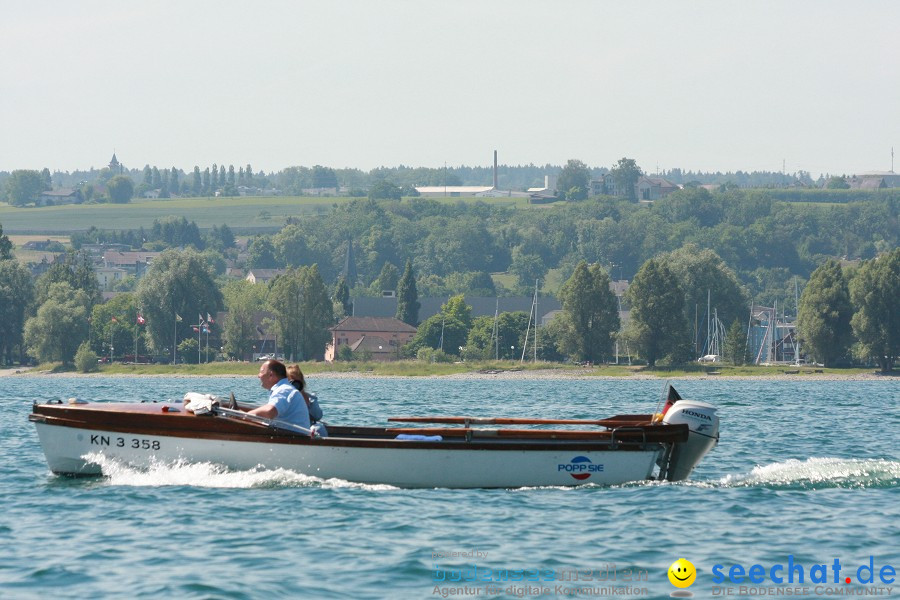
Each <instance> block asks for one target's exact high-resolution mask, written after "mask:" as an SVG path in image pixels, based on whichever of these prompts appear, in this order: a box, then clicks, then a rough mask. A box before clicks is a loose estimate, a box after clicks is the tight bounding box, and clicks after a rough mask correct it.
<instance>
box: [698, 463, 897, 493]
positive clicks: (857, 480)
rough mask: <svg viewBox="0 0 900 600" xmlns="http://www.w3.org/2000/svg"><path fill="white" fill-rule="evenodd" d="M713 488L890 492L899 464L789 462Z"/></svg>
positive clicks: (723, 481)
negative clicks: (886, 489)
mask: <svg viewBox="0 0 900 600" xmlns="http://www.w3.org/2000/svg"><path fill="white" fill-rule="evenodd" d="M707 483H710V482H707ZM713 485H714V487H728V488H733V487H759V486H765V487H788V488H796V489H819V488H890V487H896V486H898V485H900V462H897V461H891V460H884V459H858V458H852V459H841V458H807V459H806V460H796V459H792V460H787V461H784V462H777V463H772V464H769V465H763V466H757V467H754V469H753V470H752V471H750V473H748V474H745V475H727V476H725V477H723V478H722V479H720V480H719V481H718V482H713Z"/></svg>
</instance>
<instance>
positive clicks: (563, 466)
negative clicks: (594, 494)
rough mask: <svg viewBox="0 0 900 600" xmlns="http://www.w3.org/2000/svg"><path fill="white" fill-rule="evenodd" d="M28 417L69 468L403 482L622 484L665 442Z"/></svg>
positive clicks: (163, 417)
mask: <svg viewBox="0 0 900 600" xmlns="http://www.w3.org/2000/svg"><path fill="white" fill-rule="evenodd" d="M30 420H31V421H33V422H34V423H35V426H36V428H37V433H38V437H39V439H40V442H41V446H42V448H43V450H44V454H45V455H46V457H47V462H48V465H49V466H50V470H51V471H53V472H54V473H58V474H66V475H99V474H102V469H101V466H100V464H99V462H102V461H98V459H96V458H94V459H93V460H91V457H96V456H103V457H105V458H106V459H110V460H113V461H116V462H119V463H122V464H125V465H128V466H132V467H138V468H146V467H149V466H152V465H154V464H159V463H162V464H169V463H178V462H182V463H183V462H188V463H197V462H209V463H213V464H217V465H222V466H224V467H226V468H229V469H234V470H246V469H254V468H262V469H289V470H291V471H294V472H297V473H301V474H304V475H309V476H315V477H319V478H322V479H331V478H337V479H342V480H346V481H352V482H359V483H369V484H387V485H393V486H398V487H448V488H477V487H485V488H490V487H501V488H509V487H531V486H573V485H581V484H599V485H614V484H620V483H625V482H630V481H639V480H645V479H648V478H651V476H652V474H653V470H654V466H655V464H656V462H657V459H658V458H659V456H660V455H661V453H662V452H663V451H664V449H665V447H666V446H665V444H664V443H660V442H659V441H651V440H648V439H647V434H646V433H635V432H632V434H631V438H630V440H629V439H628V436H626V435H624V434H623V436H621V438H620V439H616V438H614V437H613V436H612V435H607V434H602V433H596V432H589V433H588V434H587V435H588V436H591V435H599V436H601V437H600V438H590V437H588V438H585V439H580V438H579V437H574V438H573V437H572V433H573V432H568V434H567V433H566V432H556V433H552V432H547V433H548V434H550V433H552V435H543V433H539V434H538V437H537V438H534V439H529V438H527V437H525V438H523V437H513V438H506V437H501V436H497V437H494V436H492V435H491V434H490V432H484V431H482V430H476V431H475V436H476V437H474V438H473V437H472V436H466V437H450V438H445V439H444V440H442V441H427V440H425V441H418V440H409V441H407V440H397V439H395V431H396V430H391V429H386V428H377V427H357V428H353V427H333V428H331V429H332V436H331V437H327V438H313V439H311V438H310V437H309V436H307V435H300V434H298V433H296V432H291V431H283V430H279V429H276V428H272V427H266V426H263V425H260V424H258V423H253V422H247V421H243V420H240V419H232V418H224V417H199V416H195V415H193V414H190V413H187V412H184V411H182V410H180V409H179V406H178V405H173V404H170V405H161V404H132V405H128V404H124V405H116V404H103V403H101V404H88V405H83V406H82V405H75V406H67V405H35V407H34V411H33V413H32V415H31V417H30ZM668 429H669V428H666V430H665V431H661V434H660V435H662V434H665V435H669V432H668ZM671 429H672V430H676V429H677V428H671ZM654 431H659V428H657V429H656V430H654ZM503 433H505V432H503ZM527 433H531V434H533V433H534V432H525V433H523V434H522V435H526V434H527ZM575 433H577V432H575ZM676 433H678V432H677V431H676ZM567 435H568V436H569V437H566V436H567ZM678 435H680V433H678ZM604 436H605V437H604ZM551 438H552V439H551ZM557 438H559V439H557Z"/></svg>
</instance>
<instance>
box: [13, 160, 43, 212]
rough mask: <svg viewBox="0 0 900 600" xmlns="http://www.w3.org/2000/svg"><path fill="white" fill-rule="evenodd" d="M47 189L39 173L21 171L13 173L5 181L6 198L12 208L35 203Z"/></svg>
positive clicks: (29, 170)
mask: <svg viewBox="0 0 900 600" xmlns="http://www.w3.org/2000/svg"><path fill="white" fill-rule="evenodd" d="M45 189H48V188H47V187H46V186H45V184H44V180H43V178H42V177H41V172H40V171H34V170H31V169H21V170H17V171H13V172H12V173H10V174H9V178H8V179H7V180H6V197H7V198H8V200H9V203H10V204H12V205H13V206H25V205H26V204H30V203H32V202H35V201H36V200H37V198H38V196H39V195H40V193H41V192H43V191H44V190H45Z"/></svg>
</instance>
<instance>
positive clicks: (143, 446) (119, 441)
mask: <svg viewBox="0 0 900 600" xmlns="http://www.w3.org/2000/svg"><path fill="white" fill-rule="evenodd" d="M91 445H92V446H112V447H115V448H133V449H134V450H159V449H160V444H159V440H143V439H140V438H124V437H110V436H108V435H92V436H91Z"/></svg>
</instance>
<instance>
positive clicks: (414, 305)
mask: <svg viewBox="0 0 900 600" xmlns="http://www.w3.org/2000/svg"><path fill="white" fill-rule="evenodd" d="M420 307H421V304H419V292H418V291H417V290H416V278H415V277H414V276H413V270H412V260H409V259H407V260H406V268H405V269H403V275H402V276H401V277H400V282H399V283H398V284H397V315H396V316H397V318H398V319H399V320H401V321H403V322H404V323H406V324H407V325H412V326H413V327H415V326H416V325H418V324H419V308H420Z"/></svg>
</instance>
